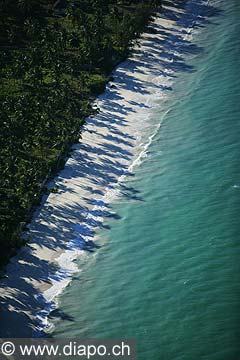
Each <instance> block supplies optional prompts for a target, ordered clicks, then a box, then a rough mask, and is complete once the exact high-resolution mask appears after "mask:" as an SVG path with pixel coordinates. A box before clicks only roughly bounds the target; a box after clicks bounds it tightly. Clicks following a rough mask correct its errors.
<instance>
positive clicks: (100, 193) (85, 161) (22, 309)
mask: <svg viewBox="0 0 240 360" xmlns="http://www.w3.org/2000/svg"><path fill="white" fill-rule="evenodd" d="M166 9H167V11H172V12H174V13H175V12H179V13H180V14H181V11H182V9H179V8H175V7H172V8H170V7H169V6H164V7H163V9H162V11H163V12H161V14H156V15H155V21H154V22H153V23H150V25H151V27H152V28H154V29H155V31H154V33H152V32H145V33H144V34H143V35H142V36H141V39H140V41H139V43H140V47H137V46H136V47H135V48H134V50H133V54H132V56H131V57H130V58H129V59H128V60H126V61H125V62H124V63H122V64H120V65H119V66H118V67H117V68H116V70H115V71H114V72H113V78H114V81H113V82H110V83H109V84H108V85H107V88H106V91H105V92H104V94H102V95H100V96H99V97H98V99H97V100H96V101H95V104H96V106H98V107H99V108H100V112H99V114H97V115H96V116H94V117H89V118H87V119H86V122H85V124H84V125H83V130H82V138H81V141H80V142H79V144H75V145H74V146H73V149H74V151H73V152H72V154H71V157H70V158H69V159H68V160H67V162H66V164H65V167H64V169H63V170H62V171H60V173H59V175H58V176H57V177H56V178H55V180H54V181H53V182H51V183H49V184H48V187H49V188H50V187H53V186H56V185H57V186H59V191H58V193H56V194H54V193H50V194H49V195H48V197H47V199H46V200H45V201H44V202H43V204H42V206H41V208H40V209H39V210H38V211H37V212H36V214H35V215H34V217H33V220H32V222H31V223H30V225H29V231H28V232H27V233H26V235H30V236H31V239H30V241H29V242H28V244H27V245H26V246H24V247H22V248H21V249H20V251H19V252H18V254H17V255H16V256H15V257H13V258H12V259H11V261H10V263H9V265H8V266H7V271H6V274H7V275H6V277H5V278H4V279H2V280H1V281H0V284H1V288H0V299H1V302H2V306H1V315H0V321H1V335H2V337H19V336H21V337H31V336H33V332H34V333H35V335H38V334H39V333H41V332H42V331H44V330H46V329H47V327H48V326H49V322H48V315H49V313H50V312H51V311H52V310H53V309H54V308H55V307H56V306H57V303H56V298H57V296H58V295H59V294H60V293H62V291H63V290H64V288H65V287H66V286H67V285H68V284H69V283H70V282H71V278H72V275H73V274H74V273H75V272H78V271H80V269H79V268H78V266H77V265H76V264H75V263H74V260H75V259H77V258H81V257H84V258H85V257H86V256H87V253H88V252H92V251H94V250H95V249H96V248H97V247H98V244H97V242H96V241H95V238H94V235H95V234H94V229H95V228H98V227H100V226H102V225H103V224H102V222H103V219H104V218H106V217H114V216H115V214H113V213H112V212H111V209H110V207H109V203H110V202H111V200H112V199H113V198H114V197H115V196H116V195H117V191H118V190H117V189H116V187H118V185H119V182H121V181H122V180H123V178H122V177H125V176H129V175H131V173H132V167H133V166H134V165H133V164H134V161H135V162H136V163H137V162H139V161H141V157H143V156H144V154H145V152H146V149H147V147H146V146H147V145H146V144H145V146H144V147H143V149H142V147H141V143H142V141H141V140H142V139H141V135H142V134H143V133H145V132H147V130H148V127H149V126H150V124H149V123H148V120H147V119H148V118H149V117H150V116H151V112H152V111H153V110H154V104H156V102H157V101H159V100H160V99H161V98H164V97H165V96H166V94H167V92H169V91H170V90H171V83H172V81H173V79H174V77H175V76H174V75H173V74H174V72H175V68H176V64H175V66H173V65H174V63H175V62H176V61H177V60H176V59H175V58H176V57H178V56H177V55H176V54H175V53H174V51H176V49H174V48H173V49H171V53H170V56H168V57H167V56H166V53H165V51H166V49H165V48H163V46H164V41H165V36H166V35H168V36H169V37H171V36H172V37H174V36H175V37H176V36H178V38H179V39H182V41H183V39H184V41H187V40H186V37H187V36H188V34H187V33H185V32H181V31H180V27H179V26H178V25H177V23H176V22H175V21H174V20H170V19H168V18H164V10H166ZM163 33H164V34H163ZM177 41H179V40H176V42H177ZM164 53H165V56H164ZM152 54H153V55H152ZM168 55H169V53H168ZM159 126H160V125H159ZM152 136H153V135H152ZM151 140H152V138H151V137H150V138H149V141H151ZM16 272H17V273H18V278H17V279H16V277H15V276H16ZM13 321H14V329H12V323H13ZM36 330H37V331H36Z"/></svg>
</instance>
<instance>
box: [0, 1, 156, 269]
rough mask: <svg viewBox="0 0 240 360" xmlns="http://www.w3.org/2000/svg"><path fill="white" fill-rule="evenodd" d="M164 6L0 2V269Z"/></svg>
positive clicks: (103, 2)
mask: <svg viewBox="0 0 240 360" xmlns="http://www.w3.org/2000/svg"><path fill="white" fill-rule="evenodd" d="M159 4H160V1H159V0H148V1H144V2H143V1H137V0H135V1H134V0H128V1H127V0H126V1H124V0H89V1H79V0H68V1H67V0H65V1H61V0H58V1H51V0H5V1H4V0H0V16H1V18H0V63H1V66H0V81H1V88H0V101H1V107H0V118H1V133H0V171H1V176H0V249H1V251H0V263H3V261H5V260H6V259H7V257H9V256H10V255H11V254H13V252H14V251H15V249H16V248H17V247H18V246H20V245H21V244H20V237H19V234H20V233H21V231H22V228H23V224H24V223H26V221H27V220H28V219H29V217H30V214H31V209H33V207H34V205H36V204H37V203H38V202H39V200H40V198H41V195H42V191H43V183H44V181H45V180H46V179H47V178H48V177H49V175H50V174H51V172H54V171H56V169H58V168H59V167H60V166H62V162H63V157H64V154H66V151H67V149H69V145H70V144H72V143H74V142H75V141H76V140H77V139H78V138H79V136H80V125H81V124H82V123H83V121H84V118H85V117H86V116H87V115H89V114H90V113H91V112H92V111H93V110H92V109H91V102H92V99H93V96H95V95H97V94H98V93H100V92H102V91H103V90H104V88H105V84H106V81H107V80H108V76H109V75H110V73H111V71H112V69H113V68H114V66H116V64H117V63H119V62H120V61H121V60H122V59H123V58H124V57H126V56H127V54H128V51H129V49H130V48H131V46H132V44H133V42H134V39H136V38H137V37H138V36H139V34H140V32H141V31H143V29H144V27H145V26H146V24H147V22H148V19H149V17H150V14H151V12H152V10H153V8H154V7H155V6H157V5H159Z"/></svg>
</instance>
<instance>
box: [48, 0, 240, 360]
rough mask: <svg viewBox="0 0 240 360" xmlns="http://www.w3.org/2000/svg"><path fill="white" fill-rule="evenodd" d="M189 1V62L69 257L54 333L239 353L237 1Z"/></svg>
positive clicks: (180, 352)
mask: <svg viewBox="0 0 240 360" xmlns="http://www.w3.org/2000/svg"><path fill="white" fill-rule="evenodd" d="M179 3H180V2H179ZM181 3H183V2H181ZM210 3H211V4H210ZM197 4H199V2H197V1H196V2H195V1H188V2H186V5H185V6H186V7H188V8H189V9H188V11H191V13H192V14H193V15H194V14H195V16H196V18H197V16H198V15H199V14H201V16H202V19H201V18H199V19H200V20H201V21H199V23H196V26H195V29H193V30H192V32H193V35H192V36H193V42H192V44H193V45H192V46H193V47H192V50H194V51H192V55H191V56H190V57H189V58H188V60H187V62H186V69H187V71H183V70H184V69H182V71H181V72H178V73H177V74H176V76H177V77H176V79H175V80H174V84H173V86H172V91H170V92H169V95H168V99H166V100H165V101H164V102H163V101H159V107H158V109H156V110H155V112H154V114H152V116H151V118H150V119H149V120H148V121H149V122H150V126H149V128H148V136H149V132H150V135H151V131H152V134H153V133H154V131H156V129H158V130H157V132H156V133H155V136H154V137H153V138H152V142H151V144H150V146H149V147H148V149H147V151H146V157H145V158H144V159H143V161H142V163H141V164H140V165H138V166H137V167H135V168H134V175H135V176H134V177H130V178H129V179H128V180H127V181H125V182H124V184H123V187H122V193H124V194H125V196H122V197H120V198H119V199H118V200H116V201H115V202H114V203H113V204H112V205H111V206H112V209H113V210H114V211H115V212H116V214H118V215H119V219H118V220H113V219H111V220H106V221H105V225H106V228H107V227H109V229H100V230H99V231H98V239H99V240H98V242H99V244H100V245H101V248H100V249H99V250H97V251H95V252H94V253H93V254H91V255H89V259H88V261H87V264H85V265H84V266H83V264H81V261H80V260H79V266H80V267H81V268H82V272H81V273H80V274H79V275H76V276H75V278H74V280H73V282H72V284H71V286H69V287H68V288H67V290H66V291H65V293H64V294H63V295H62V296H61V298H60V303H59V310H58V311H56V312H55V314H54V317H55V320H54V323H55V325H57V327H56V329H55V331H54V333H53V336H54V337H74V336H75V337H84V338H86V337H121V336H122V337H134V338H136V340H137V344H138V357H139V359H148V360H155V359H164V360H168V359H169V360H180V359H184V360H188V359H189V360H193V359H211V360H214V359H216V360H226V359H228V360H236V359H237V358H238V357H239V356H240V354H239V346H238V340H239V320H240V312H239V298H240V285H239V277H240V275H239V274H240V272H239V270H240V265H239V264H240V263H239V251H240V245H239V236H238V235H239V210H240V205H239V196H240V177H239V170H240V165H239V152H240V143H239V130H240V123H239V115H240V107H239V101H238V98H239V93H240V84H239V81H238V79H239V65H240V57H239V55H240V54H239V53H240V47H239V33H240V31H239V30H240V23H239V21H238V19H239V15H240V3H239V2H237V1H234V0H230V1H228V2H224V1H221V0H216V1H211V2H210V1H209V2H207V1H206V2H204V4H205V8H203V7H202V8H201V9H199V5H197ZM210 13H211V15H213V16H211V17H210ZM169 16H170V14H169ZM203 20H205V21H203ZM187 21H188V17H187V16H186V18H184V17H182V18H181V19H180V21H179V22H180V23H179V25H181V26H184V27H185V28H186V27H187V25H188V24H187ZM197 24H199V25H200V24H201V26H197ZM167 45H168V43H166V46H167ZM178 45H179V46H181V44H178ZM169 46H171V44H169ZM183 46H184V44H182V47H183ZM178 50H180V49H178ZM181 50H182V49H181ZM176 53H177V51H176ZM176 56H177V55H176ZM160 123H161V126H160V127H158V125H159V124H160ZM144 142H145V143H147V142H148V139H147V138H145V139H144V138H143V143H144ZM56 318H57V319H56Z"/></svg>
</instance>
